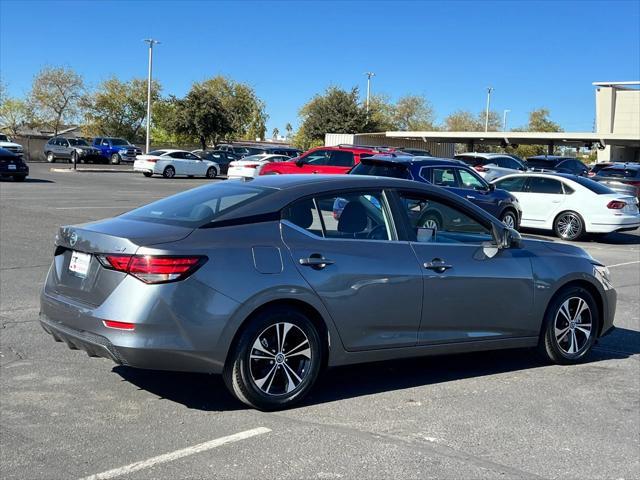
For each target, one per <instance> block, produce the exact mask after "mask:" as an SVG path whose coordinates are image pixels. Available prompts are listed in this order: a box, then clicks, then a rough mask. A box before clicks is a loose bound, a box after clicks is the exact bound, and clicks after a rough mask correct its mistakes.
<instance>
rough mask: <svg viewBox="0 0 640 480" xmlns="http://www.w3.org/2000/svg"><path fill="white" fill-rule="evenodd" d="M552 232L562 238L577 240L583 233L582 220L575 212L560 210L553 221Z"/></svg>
mask: <svg viewBox="0 0 640 480" xmlns="http://www.w3.org/2000/svg"><path fill="white" fill-rule="evenodd" d="M553 232H554V233H555V234H556V236H557V237H559V238H561V239H563V240H569V241H575V240H578V239H579V238H580V237H582V236H583V235H584V220H583V219H582V217H581V216H580V214H578V213H577V212H573V211H571V210H568V211H566V212H561V213H560V214H558V216H557V217H556V218H555V220H554V221H553Z"/></svg>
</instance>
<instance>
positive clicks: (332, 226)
mask: <svg viewBox="0 0 640 480" xmlns="http://www.w3.org/2000/svg"><path fill="white" fill-rule="evenodd" d="M384 205H385V203H384V199H383V196H382V193H381V192H359V193H344V194H339V195H327V196H319V197H317V198H314V199H312V200H302V201H300V202H296V203H294V204H293V205H291V206H289V207H287V208H286V209H284V211H283V212H282V219H283V220H288V221H290V222H291V223H293V224H295V225H297V226H298V227H300V228H304V229H305V230H307V231H308V232H310V233H313V234H314V235H317V236H319V237H324V238H334V239H352V240H353V239H356V240H390V239H391V238H392V233H391V232H392V227H391V220H390V216H389V214H388V211H387V209H386V207H385V206H384Z"/></svg>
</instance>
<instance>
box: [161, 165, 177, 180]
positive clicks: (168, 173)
mask: <svg viewBox="0 0 640 480" xmlns="http://www.w3.org/2000/svg"><path fill="white" fill-rule="evenodd" d="M162 176H163V177H164V178H173V177H175V176H176V169H175V168H173V167H167V168H165V169H164V171H163V172H162Z"/></svg>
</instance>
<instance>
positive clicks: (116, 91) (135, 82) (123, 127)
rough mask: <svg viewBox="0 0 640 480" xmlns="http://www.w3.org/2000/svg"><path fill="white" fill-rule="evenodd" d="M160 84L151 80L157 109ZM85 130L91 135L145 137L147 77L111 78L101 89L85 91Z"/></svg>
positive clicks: (83, 102)
mask: <svg viewBox="0 0 640 480" xmlns="http://www.w3.org/2000/svg"><path fill="white" fill-rule="evenodd" d="M160 90H161V87H160V84H159V83H158V82H157V81H153V82H152V84H151V102H152V105H153V108H154V110H155V107H156V104H157V102H158V100H159V98H160ZM81 105H82V106H83V107H84V109H85V111H86V113H85V121H86V125H85V128H84V131H85V134H86V135H89V136H98V135H110V136H114V137H124V138H127V139H129V140H131V141H138V140H141V139H142V137H143V135H142V126H143V125H144V122H145V119H146V116H147V81H146V79H138V78H134V79H132V80H130V81H128V82H123V81H120V80H118V79H117V78H115V77H114V78H110V79H109V80H106V81H104V82H102V83H101V84H100V85H99V86H98V88H97V90H96V91H95V92H93V93H91V94H90V95H85V96H84V97H83V99H82V103H81Z"/></svg>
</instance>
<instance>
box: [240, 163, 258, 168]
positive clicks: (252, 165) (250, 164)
mask: <svg viewBox="0 0 640 480" xmlns="http://www.w3.org/2000/svg"><path fill="white" fill-rule="evenodd" d="M258 165H259V164H257V163H245V164H244V165H243V167H245V168H256V167H257V166H258Z"/></svg>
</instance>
